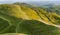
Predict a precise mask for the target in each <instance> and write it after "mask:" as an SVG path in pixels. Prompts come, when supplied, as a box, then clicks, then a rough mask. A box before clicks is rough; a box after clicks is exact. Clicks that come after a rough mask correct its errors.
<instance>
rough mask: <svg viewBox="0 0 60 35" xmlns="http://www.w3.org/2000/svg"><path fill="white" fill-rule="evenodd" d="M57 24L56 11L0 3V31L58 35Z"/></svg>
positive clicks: (57, 15) (59, 31)
mask: <svg viewBox="0 0 60 35" xmlns="http://www.w3.org/2000/svg"><path fill="white" fill-rule="evenodd" d="M59 24H60V15H59V14H57V13H56V12H53V13H52V12H47V11H46V10H44V9H41V8H38V7H32V8H31V7H26V6H23V5H22V6H21V5H17V4H2V5H0V25H1V26H0V33H24V34H28V35H60V26H59ZM43 33H44V34H43Z"/></svg>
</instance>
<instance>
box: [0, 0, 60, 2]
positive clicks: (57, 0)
mask: <svg viewBox="0 0 60 35" xmlns="http://www.w3.org/2000/svg"><path fill="white" fill-rule="evenodd" d="M1 1H60V0H0V2H1Z"/></svg>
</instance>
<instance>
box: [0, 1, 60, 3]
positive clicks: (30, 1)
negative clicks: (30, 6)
mask: <svg viewBox="0 0 60 35" xmlns="http://www.w3.org/2000/svg"><path fill="white" fill-rule="evenodd" d="M34 1H59V2H60V0H0V4H1V3H14V2H34Z"/></svg>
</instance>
